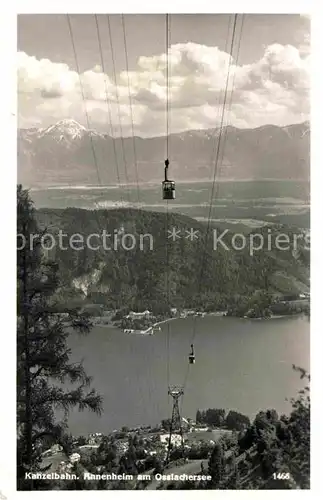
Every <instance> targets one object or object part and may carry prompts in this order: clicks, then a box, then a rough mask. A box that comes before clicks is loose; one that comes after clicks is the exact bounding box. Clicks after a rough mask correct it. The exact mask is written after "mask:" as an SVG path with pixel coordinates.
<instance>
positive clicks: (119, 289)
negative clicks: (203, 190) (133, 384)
mask: <svg viewBox="0 0 323 500" xmlns="http://www.w3.org/2000/svg"><path fill="white" fill-rule="evenodd" d="M37 218H38V221H39V223H40V226H41V227H43V228H47V231H48V232H50V233H51V234H53V235H54V237H55V241H56V246H55V247H54V248H53V250H51V251H49V252H48V256H49V257H50V258H54V259H55V260H56V261H57V262H58V264H59V268H60V273H61V276H62V279H63V281H64V287H63V288H62V289H61V295H62V297H64V300H65V299H66V297H67V296H68V297H69V298H70V299H72V298H74V299H76V298H79V299H82V300H83V299H84V298H87V300H91V301H92V302H99V303H104V304H106V305H108V306H109V307H112V308H120V307H124V306H127V307H131V308H134V309H138V310H140V309H141V310H142V309H143V308H152V309H156V310H160V309H165V308H167V307H168V305H171V306H174V307H199V306H203V307H207V306H208V305H209V306H210V308H212V307H213V306H216V307H219V308H221V307H223V308H226V307H228V305H230V304H232V301H234V302H236V301H239V297H240V296H241V295H243V296H249V295H251V294H253V293H255V292H256V291H259V290H266V291H269V292H272V293H295V292H300V291H304V290H305V291H308V285H309V269H308V268H309V251H308V250H307V249H306V247H305V245H304V241H303V240H302V237H300V239H299V240H298V250H297V251H296V252H295V251H294V250H293V248H292V245H290V249H289V250H278V249H277V248H272V249H271V250H270V249H268V237H269V236H268V229H267V228H262V229H261V230H259V229H257V233H260V232H261V233H262V234H263V237H264V244H263V247H264V248H263V249H261V250H259V251H255V252H254V255H251V254H250V249H249V244H248V240H247V244H246V247H245V248H244V249H241V250H237V249H234V248H233V243H232V242H233V240H232V237H233V234H232V233H229V232H227V233H226V234H225V235H224V237H223V238H221V240H222V242H223V244H222V243H217V248H215V245H214V243H215V242H214V234H213V230H214V228H213V227H212V228H211V227H210V228H209V232H208V237H207V238H206V232H207V224H206V223H201V222H198V221H196V220H194V219H191V218H189V217H186V216H182V215H177V214H169V215H168V225H167V218H166V216H165V215H164V214H161V213H157V212H147V211H140V210H134V209H116V210H97V211H87V210H81V209H74V208H70V209H67V210H45V209H43V210H40V211H38V212H37ZM167 228H168V229H169V230H170V231H171V230H172V228H176V230H177V231H178V233H177V234H178V236H177V237H176V238H175V241H173V238H170V237H169V236H170V233H167ZM191 229H192V230H193V231H196V233H195V235H196V236H195V237H194V236H193V237H191V236H190V231H191ZM103 230H105V231H106V233H107V234H108V233H109V234H112V238H110V240H107V241H108V246H110V247H112V249H109V250H108V249H104V248H103V246H102V238H101V240H99V238H98V236H95V237H93V238H92V239H91V244H92V246H99V248H98V249H96V250H91V249H90V248H89V247H88V246H87V245H86V244H85V243H84V245H83V244H80V245H79V247H78V249H75V248H76V247H77V244H76V243H75V242H74V249H73V248H71V247H69V245H68V241H69V237H70V236H71V235H72V234H74V235H75V234H78V233H79V234H80V235H81V236H82V237H83V239H84V241H85V240H86V238H87V237H88V236H89V235H91V234H93V233H96V234H100V235H102V231H103ZM59 231H61V233H63V234H65V237H64V239H63V240H62V241H63V243H64V245H65V246H66V248H65V249H62V248H59V245H58V243H57V242H58V232H59ZM270 231H271V236H270V237H271V239H272V241H274V238H275V236H276V235H278V234H282V233H283V234H287V235H289V236H290V241H292V237H293V234H294V233H295V231H297V230H296V229H295V230H292V229H291V228H287V227H286V228H285V227H283V226H277V227H271V230H270ZM126 233H128V234H130V235H132V236H131V237H130V236H129V237H127V238H126V239H125V240H124V241H125V245H122V240H121V238H122V235H125V234H126ZM116 234H118V236H116ZM221 234H222V230H219V231H218V232H217V235H218V239H220V238H219V237H220V235H221ZM144 235H146V236H144ZM147 235H150V236H147ZM140 241H141V243H140ZM100 242H101V243H100ZM235 242H236V246H240V245H241V244H242V243H243V242H241V241H240V240H239V237H237V239H236V240H235ZM49 244H50V243H48V245H49ZM257 244H258V243H257ZM131 245H132V246H134V248H133V249H132V250H128V249H126V248H123V246H126V247H130V246H131ZM225 245H226V247H225ZM81 246H83V247H84V248H80V247H81ZM285 247H286V244H285Z"/></svg>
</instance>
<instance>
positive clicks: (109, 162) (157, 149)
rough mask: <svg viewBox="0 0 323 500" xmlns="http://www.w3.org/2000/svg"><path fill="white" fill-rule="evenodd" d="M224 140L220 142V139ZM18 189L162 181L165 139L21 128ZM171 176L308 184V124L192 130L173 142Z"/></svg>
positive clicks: (75, 126) (70, 125)
mask: <svg viewBox="0 0 323 500" xmlns="http://www.w3.org/2000/svg"><path fill="white" fill-rule="evenodd" d="M219 139H220V140H219ZM17 141H18V145H17V146H18V182H20V183H22V184H24V185H26V186H28V187H36V186H51V185H52V186H53V185H80V184H83V185H98V184H103V185H110V184H118V183H119V182H120V183H125V182H129V183H134V182H137V180H138V182H140V183H141V184H142V183H145V182H160V180H161V179H162V178H163V175H164V170H163V168H164V160H165V151H166V138H165V136H164V137H152V138H141V137H135V139H133V138H132V137H127V138H112V137H110V136H109V135H106V134H101V133H99V132H97V131H95V130H89V129H87V128H85V127H83V126H82V125H80V124H79V123H77V122H76V121H74V120H71V119H66V120H61V121H59V122H58V123H56V124H54V125H52V126H50V127H47V128H40V129H37V128H31V129H18V137H17ZM169 157H170V167H169V177H170V178H174V179H175V180H177V181H188V180H209V179H213V175H214V168H215V164H216V159H218V162H217V164H218V170H217V175H218V177H220V178H221V179H223V180H225V179H227V180H229V179H237V180H243V179H246V180H247V179H254V180H262V179H277V180H279V179H291V180H309V177H310V126H309V122H304V123H301V124H294V125H289V126H285V127H277V126H274V125H265V126H263V127H259V128H254V129H238V128H235V127H232V126H227V127H225V128H224V129H223V130H222V133H221V131H220V129H209V130H191V131H187V132H182V133H178V134H172V135H170V136H169Z"/></svg>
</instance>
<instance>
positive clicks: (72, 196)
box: [0, 3, 319, 498]
mask: <svg viewBox="0 0 323 500" xmlns="http://www.w3.org/2000/svg"><path fill="white" fill-rule="evenodd" d="M109 7H111V6H109V4H106V6H103V8H106V10H107V12H106V13H104V12H102V11H100V12H99V13H95V12H93V13H84V14H82V13H80V14H77V13H59V14H56V13H48V14H45V13H42V14H41V13H39V14H37V13H30V14H26V13H25V14H22V13H21V14H18V15H17V20H16V22H17V51H16V61H15V63H14V64H16V73H17V90H16V92H17V110H16V111H14V110H13V113H16V117H15V119H16V120H17V137H16V147H17V182H16V184H15V189H16V221H17V223H16V237H15V239H16V252H15V253H16V271H15V274H16V285H14V286H15V288H16V293H17V295H16V367H15V371H16V382H15V387H16V419H15V425H16V474H15V476H16V477H15V481H16V489H17V491H18V492H19V491H42V492H46V491H49V490H59V491H62V490H68V491H71V490H91V491H97V490H145V491H151V490H158V491H161V490H199V491H198V494H199V493H200V492H202V493H203V492H204V491H207V490H309V489H311V481H310V472H311V467H312V462H311V461H310V454H311V446H310V444H311V443H310V442H311V440H310V431H311V425H310V424H311V414H310V402H311V397H310V396H311V393H310V377H311V363H310V325H311V306H310V304H311V287H310V281H311V280H310V253H311V248H310V237H311V235H310V226H311V224H310V208H311V207H310V199H311V189H310V179H311V156H310V136H311V126H310V123H311V121H310V91H311V81H310V80H311V78H310V77H311V15H310V14H306V13H290V14H288V13H285V14H283V13H277V14H276V13H256V12H255V13H243V12H241V13H234V12H232V13H230V12H229V13H209V14H208V13H195V14H194V13H175V12H174V13H162V11H161V13H156V14H153V13H138V14H136V13H122V12H121V10H122V9H121V8H120V13H115V12H113V13H111V12H109ZM114 7H115V8H116V6H114ZM161 7H162V6H161ZM212 8H215V10H216V6H215V5H214V6H212ZM164 9H165V7H164ZM241 9H242V11H243V3H241ZM80 10H81V9H80ZM228 10H229V9H228ZM3 172H4V170H3ZM3 175H4V174H3ZM16 186H17V187H16ZM4 216H5V217H6V214H4ZM5 217H4V218H5ZM316 333H319V331H317V332H316ZM4 409H5V407H4ZM13 418H14V417H13ZM0 490H2V486H1V484H0ZM3 493H4V494H6V492H5V491H4V490H3ZM6 495H7V494H6ZM0 498H2V497H1V494H0ZM8 498H9V497H8Z"/></svg>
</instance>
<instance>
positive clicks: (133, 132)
mask: <svg viewBox="0 0 323 500" xmlns="http://www.w3.org/2000/svg"><path fill="white" fill-rule="evenodd" d="M121 20H122V30H123V42H124V49H125V59H126V71H127V78H128V97H129V105H130V118H131V131H132V145H133V157H134V164H135V173H136V182H137V197H138V203H139V204H140V190H139V177H138V159H137V151H136V138H135V131H134V120H133V110H132V99H131V90H130V78H129V61H128V48H127V35H126V24H125V20H124V15H123V14H121Z"/></svg>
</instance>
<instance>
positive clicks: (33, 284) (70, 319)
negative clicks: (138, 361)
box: [17, 186, 102, 489]
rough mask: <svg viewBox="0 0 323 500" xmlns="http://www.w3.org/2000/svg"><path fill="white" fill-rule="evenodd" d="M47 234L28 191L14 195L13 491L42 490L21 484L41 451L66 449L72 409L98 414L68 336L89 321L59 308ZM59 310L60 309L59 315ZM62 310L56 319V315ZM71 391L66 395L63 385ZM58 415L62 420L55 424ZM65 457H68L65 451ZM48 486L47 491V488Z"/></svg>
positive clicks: (20, 190) (39, 485)
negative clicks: (72, 357)
mask: <svg viewBox="0 0 323 500" xmlns="http://www.w3.org/2000/svg"><path fill="white" fill-rule="evenodd" d="M45 245H46V235H45V231H43V232H41V231H40V229H39V227H38V226H37V222H36V218H35V211H34V208H33V204H32V201H31V199H30V197H29V193H28V191H26V190H24V189H23V188H22V186H18V189H17V483H18V484H17V487H18V489H41V488H44V484H45V483H44V482H43V481H39V482H37V481H33V480H31V479H28V478H27V479H26V478H25V473H26V472H38V471H40V470H43V469H42V467H41V452H42V451H43V450H44V447H48V446H50V445H51V444H54V443H59V444H61V445H62V446H63V449H64V448H65V449H66V442H67V441H66V434H67V417H68V413H69V411H70V409H72V408H73V407H77V408H78V409H79V410H80V411H82V410H84V409H89V410H92V411H94V412H96V413H101V411H102V399H101V396H100V395H98V394H97V393H96V392H95V390H94V389H91V388H90V384H91V378H90V377H89V376H88V375H87V374H86V372H85V370H84V368H83V366H82V364H81V363H71V362H70V354H71V351H70V349H69V348H68V345H67V340H68V336H69V334H70V332H71V331H73V330H74V331H76V332H78V333H83V334H86V333H88V332H89V330H90V324H89V321H88V318H86V317H85V316H84V315H81V314H80V313H79V312H78V311H75V310H69V309H68V307H66V308H65V310H64V315H62V314H61V312H62V309H61V306H60V304H59V286H60V281H59V274H58V266H57V264H56V263H55V262H52V261H49V260H47V259H46V256H45V254H44V251H43V249H42V247H44V246H45ZM59 306H60V309H59ZM59 310H60V313H58V311H59ZM66 383H67V384H68V386H69V387H72V389H67V384H66ZM57 410H59V411H61V412H62V414H63V417H62V419H61V421H58V417H57ZM66 451H68V450H67V449H66ZM48 487H49V489H50V486H48V485H47V488H48Z"/></svg>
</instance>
